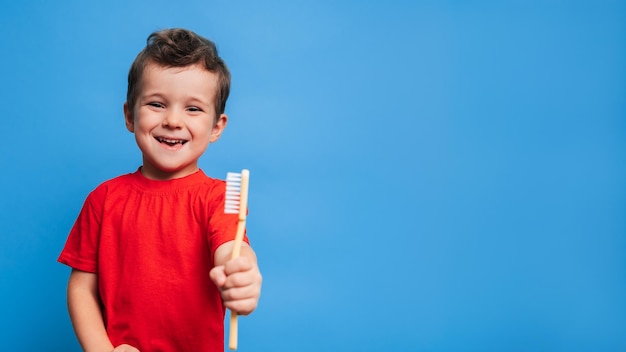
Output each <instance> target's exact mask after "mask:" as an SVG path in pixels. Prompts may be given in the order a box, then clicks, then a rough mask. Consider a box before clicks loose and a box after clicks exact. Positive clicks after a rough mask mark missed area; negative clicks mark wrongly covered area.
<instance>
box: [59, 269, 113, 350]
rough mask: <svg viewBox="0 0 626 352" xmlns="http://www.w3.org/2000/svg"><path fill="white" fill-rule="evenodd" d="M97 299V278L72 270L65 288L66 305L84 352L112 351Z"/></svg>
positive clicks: (90, 274) (93, 275)
mask: <svg viewBox="0 0 626 352" xmlns="http://www.w3.org/2000/svg"><path fill="white" fill-rule="evenodd" d="M98 297H99V296H98V284H97V276H96V275H95V274H92V273H86V272H82V271H78V270H72V274H71V275H70V281H69V284H68V288H67V305H68V310H69V314H70V319H71V320H72V325H73V326H74V331H75V333H76V337H77V338H78V341H79V342H80V345H81V346H82V348H83V350H84V351H85V352H100V351H102V352H110V351H113V345H112V344H111V341H109V338H108V336H107V333H106V329H105V327H104V321H103V318H102V311H101V309H100V303H99V298H98Z"/></svg>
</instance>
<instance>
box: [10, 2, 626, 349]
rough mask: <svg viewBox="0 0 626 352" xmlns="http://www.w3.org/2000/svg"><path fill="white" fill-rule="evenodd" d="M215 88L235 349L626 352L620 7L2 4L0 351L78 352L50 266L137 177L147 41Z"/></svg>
mask: <svg viewBox="0 0 626 352" xmlns="http://www.w3.org/2000/svg"><path fill="white" fill-rule="evenodd" d="M167 27H186V28H189V29H192V30H194V31H196V32H198V33H200V34H202V35H204V36H207V37H209V38H211V39H213V40H214V41H215V42H216V43H217V45H218V47H219V49H220V53H221V55H222V56H223V57H224V59H225V60H226V62H227V63H228V65H229V66H230V68H231V70H232V73H233V86H232V95H231V98H230V100H229V102H228V105H227V113H228V114H229V116H230V122H229V125H228V128H227V130H226V132H225V134H224V135H223V137H222V139H221V140H220V141H219V142H218V143H216V144H214V145H211V146H210V147H209V149H208V151H207V153H206V155H205V156H204V157H203V159H201V167H202V168H203V169H204V170H205V171H206V172H207V173H208V174H210V175H212V176H215V177H220V178H223V177H225V174H226V172H227V171H237V170H240V169H242V168H249V169H250V170H251V185H250V187H251V194H250V215H249V219H248V225H249V233H250V236H251V240H252V242H253V245H254V247H255V249H256V250H257V253H258V255H259V257H260V264H261V267H262V271H263V274H264V287H263V295H262V297H261V302H260V306H259V308H258V310H257V311H256V312H255V313H254V314H253V315H251V316H250V317H246V318H243V319H242V320H241V323H240V326H241V327H240V351H242V352H243V351H272V352H280V351H624V350H626V217H625V215H626V182H625V181H626V103H625V102H626V100H625V98H626V4H625V3H624V2H623V1H592V0H589V1H556V0H554V1H549V0H546V1H539V0H530V1H487V0H485V1H471V0H468V1H451V0H449V1H426V0H424V1H417V0H416V1H340V0H335V1H311V0H309V1H294V0H291V1H233V0H231V1H225V0H224V1H189V2H184V1H181V2H176V4H174V2H169V1H128V2H126V1H124V2H122V1H106V2H104V1H103V2H89V1H77V0H76V1H63V2H51V1H21V2H18V1H15V2H5V3H4V4H3V5H2V10H1V11H0V30H1V33H2V35H1V36H0V52H1V53H2V55H1V57H0V77H2V83H1V84H0V102H1V103H2V116H1V121H2V122H1V126H0V128H1V129H2V132H1V135H2V136H1V138H2V139H3V140H4V147H3V148H2V152H1V153H0V165H1V166H2V172H0V192H1V194H2V202H1V203H0V232H1V235H0V270H1V275H0V306H1V312H2V313H1V314H2V319H1V320H0V341H2V345H3V349H5V350H12V351H78V350H79V346H78V344H77V342H76V340H75V337H74V335H73V331H72V328H71V324H70V321H69V319H68V316H67V312H66V307H65V285H66V280H67V276H68V274H69V269H68V268H67V267H65V266H63V265H61V264H58V263H56V258H57V256H58V254H59V252H60V251H61V249H62V247H63V245H64V243H65V239H66V236H67V233H68V231H69V229H70V227H71V225H72V223H73V221H74V220H75V218H76V216H77V214H78V211H79V210H80V207H81V206H82V202H83V200H84V198H85V196H86V195H87V193H88V192H89V191H90V190H91V189H93V188H94V187H95V186H96V185H98V184H99V183H100V182H102V181H104V180H106V179H109V178H112V177H114V176H117V175H119V174H122V173H127V172H132V171H134V170H135V169H136V168H137V167H138V166H139V165H140V161H141V159H140V158H141V157H140V153H139V151H138V149H137V147H136V145H135V143H134V139H133V136H132V135H131V134H130V133H128V132H127V131H126V129H125V127H124V122H123V115H122V104H123V102H124V100H125V92H126V75H127V72H128V68H129V66H130V64H131V62H132V60H133V59H134V57H135V55H136V54H137V53H138V52H139V50H141V49H142V48H143V46H144V44H145V39H146V37H147V36H148V34H150V33H151V32H152V31H154V30H158V29H162V28H167Z"/></svg>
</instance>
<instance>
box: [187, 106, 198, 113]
mask: <svg viewBox="0 0 626 352" xmlns="http://www.w3.org/2000/svg"><path fill="white" fill-rule="evenodd" d="M187 110H189V111H191V112H202V109H200V108H199V107H197V106H190V107H188V108H187Z"/></svg>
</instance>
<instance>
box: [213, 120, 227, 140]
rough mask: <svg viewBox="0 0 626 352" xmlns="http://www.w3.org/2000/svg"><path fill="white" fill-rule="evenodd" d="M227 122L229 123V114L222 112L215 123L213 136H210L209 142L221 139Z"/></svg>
mask: <svg viewBox="0 0 626 352" xmlns="http://www.w3.org/2000/svg"><path fill="white" fill-rule="evenodd" d="M226 123H228V116H226V114H221V115H220V116H218V117H217V119H216V121H215V124H213V129H212V130H211V136H210V137H209V142H210V143H214V142H217V140H218V139H220V136H221V135H222V132H224V129H225V128H226Z"/></svg>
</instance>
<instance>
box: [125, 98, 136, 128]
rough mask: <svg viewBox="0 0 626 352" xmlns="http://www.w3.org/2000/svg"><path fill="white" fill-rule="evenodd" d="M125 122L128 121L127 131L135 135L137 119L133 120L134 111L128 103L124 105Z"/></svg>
mask: <svg viewBox="0 0 626 352" xmlns="http://www.w3.org/2000/svg"><path fill="white" fill-rule="evenodd" d="M124 120H126V129H127V130H128V131H129V132H131V133H135V119H133V111H132V110H131V109H130V108H129V107H128V102H126V103H124Z"/></svg>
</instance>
